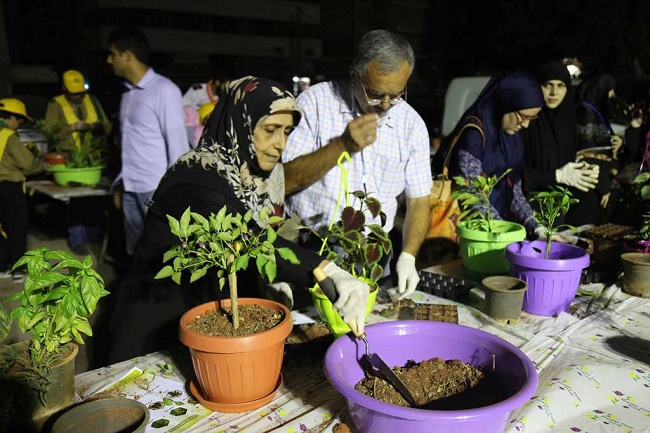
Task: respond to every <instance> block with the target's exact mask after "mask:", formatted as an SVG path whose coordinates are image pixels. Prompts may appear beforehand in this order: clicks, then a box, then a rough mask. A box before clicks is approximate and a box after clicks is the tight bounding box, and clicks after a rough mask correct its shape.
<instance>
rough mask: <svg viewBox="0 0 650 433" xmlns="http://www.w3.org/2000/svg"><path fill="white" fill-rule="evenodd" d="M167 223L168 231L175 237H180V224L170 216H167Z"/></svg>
mask: <svg viewBox="0 0 650 433" xmlns="http://www.w3.org/2000/svg"><path fill="white" fill-rule="evenodd" d="M167 222H168V223H169V230H170V231H171V233H172V234H173V235H175V236H180V223H179V222H178V220H177V219H176V218H174V217H173V216H171V215H167Z"/></svg>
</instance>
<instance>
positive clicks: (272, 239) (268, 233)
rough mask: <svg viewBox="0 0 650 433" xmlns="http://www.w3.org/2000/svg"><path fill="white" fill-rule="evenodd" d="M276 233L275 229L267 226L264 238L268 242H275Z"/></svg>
mask: <svg viewBox="0 0 650 433" xmlns="http://www.w3.org/2000/svg"><path fill="white" fill-rule="evenodd" d="M277 237H278V235H277V234H276V233H275V230H273V228H272V227H269V228H268V230H267V231H266V240H267V241H269V242H270V243H273V242H275V240H276V239H277Z"/></svg>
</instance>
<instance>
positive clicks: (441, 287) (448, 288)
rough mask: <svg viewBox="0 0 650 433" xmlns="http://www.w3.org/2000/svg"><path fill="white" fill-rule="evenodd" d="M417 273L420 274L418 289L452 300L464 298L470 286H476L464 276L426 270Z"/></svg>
mask: <svg viewBox="0 0 650 433" xmlns="http://www.w3.org/2000/svg"><path fill="white" fill-rule="evenodd" d="M418 273H419V274H420V283H419V284H418V287H417V289H418V290H420V291H422V292H425V293H430V294H432V295H435V296H439V297H441V298H445V299H451V300H452V301H456V300H459V299H462V298H464V297H465V296H467V295H468V294H469V291H470V290H471V289H472V287H476V283H474V282H473V281H470V280H466V279H464V278H458V277H450V276H447V275H441V274H434V273H433V272H428V271H419V272H418Z"/></svg>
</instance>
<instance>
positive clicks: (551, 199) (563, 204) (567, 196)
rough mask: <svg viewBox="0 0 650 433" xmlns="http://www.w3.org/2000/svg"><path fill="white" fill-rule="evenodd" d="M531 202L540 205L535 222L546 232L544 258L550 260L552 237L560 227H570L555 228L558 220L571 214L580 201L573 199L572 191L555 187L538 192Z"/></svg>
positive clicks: (564, 225) (534, 194) (533, 195)
mask: <svg viewBox="0 0 650 433" xmlns="http://www.w3.org/2000/svg"><path fill="white" fill-rule="evenodd" d="M531 201H534V202H537V203H539V210H535V220H536V221H537V223H538V224H539V225H540V226H541V227H543V228H544V229H545V230H546V249H545V252H544V257H546V258H548V257H549V254H550V252H551V242H552V237H553V235H554V234H555V233H557V232H558V229H559V228H560V227H568V228H571V229H573V227H572V226H570V225H568V224H562V225H559V226H557V227H556V226H555V221H556V220H557V218H559V217H562V216H564V215H566V214H567V212H569V208H570V207H571V206H572V205H573V204H575V203H578V201H579V200H578V199H577V198H574V197H573V194H571V191H569V190H568V189H567V188H565V187H562V186H557V185H556V186H554V187H553V188H551V189H550V190H548V191H538V192H535V193H533V194H532V195H531Z"/></svg>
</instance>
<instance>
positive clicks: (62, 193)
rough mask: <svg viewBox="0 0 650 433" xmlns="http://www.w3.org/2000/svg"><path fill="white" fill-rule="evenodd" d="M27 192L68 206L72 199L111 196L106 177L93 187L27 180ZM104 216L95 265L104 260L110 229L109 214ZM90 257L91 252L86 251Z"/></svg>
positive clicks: (108, 181) (109, 184) (109, 185)
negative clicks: (102, 232)
mask: <svg viewBox="0 0 650 433" xmlns="http://www.w3.org/2000/svg"><path fill="white" fill-rule="evenodd" d="M26 187H27V190H28V191H30V192H37V193H39V194H43V195H46V196H48V197H50V198H52V199H54V200H58V201H61V202H63V203H65V204H66V205H69V204H70V201H71V200H72V199H83V198H87V197H108V196H112V195H113V192H112V190H111V183H110V180H109V179H108V178H106V177H104V178H102V179H101V180H100V182H99V183H98V184H97V185H95V186H61V185H57V184H56V183H54V182H53V181H52V180H29V181H27V182H26ZM104 215H105V216H106V220H107V223H106V230H104V234H103V236H102V246H101V249H100V253H99V256H98V257H94V259H96V260H95V262H96V263H98V264H99V263H102V262H103V261H104V259H105V258H106V250H107V248H108V236H109V230H108V228H109V227H110V221H108V218H109V212H104ZM88 253H89V254H91V255H94V254H93V251H92V250H91V249H89V250H88Z"/></svg>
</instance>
